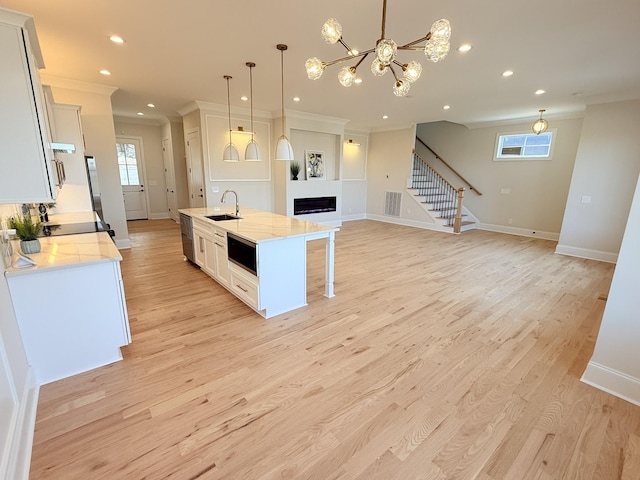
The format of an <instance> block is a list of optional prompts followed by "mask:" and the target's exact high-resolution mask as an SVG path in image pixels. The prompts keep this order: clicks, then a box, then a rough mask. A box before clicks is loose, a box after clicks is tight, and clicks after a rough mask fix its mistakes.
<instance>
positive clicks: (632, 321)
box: [582, 177, 640, 405]
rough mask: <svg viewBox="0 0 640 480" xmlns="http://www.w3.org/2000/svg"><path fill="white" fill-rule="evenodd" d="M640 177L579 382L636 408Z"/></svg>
mask: <svg viewBox="0 0 640 480" xmlns="http://www.w3.org/2000/svg"><path fill="white" fill-rule="evenodd" d="M638 285H640V177H638V178H637V181H636V185H635V196H634V198H633V203H632V205H631V210H630V212H629V218H628V219H627V222H626V229H625V232H624V237H623V240H622V246H621V248H620V255H619V256H618V264H617V265H616V269H615V272H614V274H613V281H612V282H611V289H610V291H609V298H608V300H607V305H606V307H605V310H604V315H603V317H602V323H601V325H600V332H599V333H598V339H597V341H596V346H595V350H594V352H593V356H592V357H591V361H590V362H589V365H588V366H587V369H586V371H585V372H584V375H583V377H582V381H584V382H586V383H589V384H591V385H593V386H596V387H598V388H600V389H602V390H604V391H607V392H610V393H613V394H614V395H617V396H619V397H621V398H624V399H626V400H629V401H630V402H633V403H635V404H636V405H640V348H638V346H639V345H640V315H639V314H638V312H640V295H638Z"/></svg>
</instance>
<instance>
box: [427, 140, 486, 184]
mask: <svg viewBox="0 0 640 480" xmlns="http://www.w3.org/2000/svg"><path fill="white" fill-rule="evenodd" d="M416 140H418V141H419V142H420V143H421V144H422V145H423V146H424V147H425V148H426V149H427V150H429V151H430V152H431V153H432V154H433V156H434V157H436V159H438V160H440V161H441V162H442V163H443V164H444V166H445V167H447V168H448V169H449V170H451V171H452V172H453V173H455V174H456V175H457V176H458V178H459V179H460V180H462V181H463V182H464V183H466V184H467V185H468V186H469V190H473V191H474V192H475V193H477V194H478V195H482V192H480V190H478V189H477V188H476V187H474V186H473V185H471V183H469V181H468V180H467V179H466V178H464V177H463V176H462V175H460V174H459V173H458V172H457V171H456V170H455V169H454V168H453V167H452V166H451V165H449V164H448V163H447V162H445V160H444V158H442V157H441V156H440V155H438V154H437V153H436V152H435V151H434V150H433V149H432V148H431V147H430V146H429V145H427V144H426V143H424V141H422V139H421V138H420V137H418V136H417V135H416Z"/></svg>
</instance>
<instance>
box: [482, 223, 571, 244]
mask: <svg viewBox="0 0 640 480" xmlns="http://www.w3.org/2000/svg"><path fill="white" fill-rule="evenodd" d="M476 228H477V229H479V230H487V231H489V232H498V233H506V234H508V235H518V236H519V237H531V238H543V239H544V240H554V241H556V242H557V241H558V239H559V238H560V234H559V233H554V232H542V231H540V230H528V229H526V228H516V227H506V226H504V225H492V224H490V223H478V224H477V225H476Z"/></svg>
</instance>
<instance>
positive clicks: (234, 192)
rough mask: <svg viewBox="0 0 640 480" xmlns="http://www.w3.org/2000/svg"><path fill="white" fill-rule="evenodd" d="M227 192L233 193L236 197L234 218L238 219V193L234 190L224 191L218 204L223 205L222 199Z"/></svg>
mask: <svg viewBox="0 0 640 480" xmlns="http://www.w3.org/2000/svg"><path fill="white" fill-rule="evenodd" d="M229 192H231V193H233V194H234V195H235V196H236V217H239V216H240V207H239V206H238V193H237V192H236V191H235V190H225V191H224V193H223V194H222V198H221V199H220V202H221V203H224V197H225V196H226V195H227V193H229Z"/></svg>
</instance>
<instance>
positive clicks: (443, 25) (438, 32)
mask: <svg viewBox="0 0 640 480" xmlns="http://www.w3.org/2000/svg"><path fill="white" fill-rule="evenodd" d="M430 31H431V38H432V39H433V38H434V37H435V38H437V39H438V40H446V41H449V39H450V38H451V24H450V23H449V20H447V19H445V18H441V19H440V20H436V21H435V22H433V25H431V30H430Z"/></svg>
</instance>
